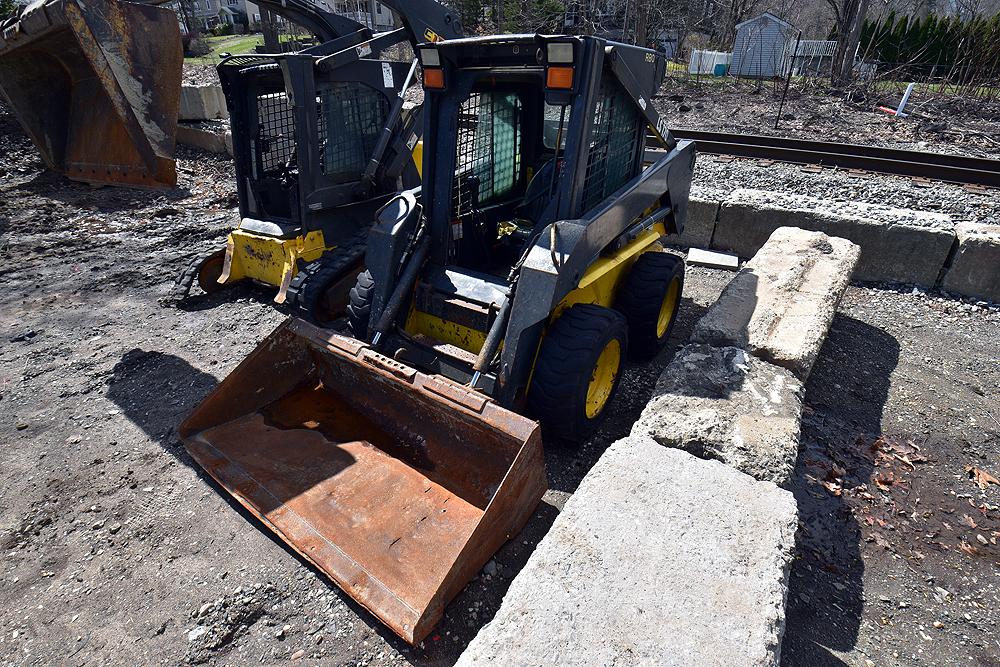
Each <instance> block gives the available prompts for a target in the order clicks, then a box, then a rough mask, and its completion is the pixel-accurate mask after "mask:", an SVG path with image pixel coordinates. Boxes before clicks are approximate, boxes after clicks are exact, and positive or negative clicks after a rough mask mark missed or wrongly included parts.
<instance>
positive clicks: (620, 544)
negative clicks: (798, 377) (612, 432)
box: [458, 438, 796, 667]
mask: <svg viewBox="0 0 1000 667" xmlns="http://www.w3.org/2000/svg"><path fill="white" fill-rule="evenodd" d="M795 527H796V508H795V500H794V498H793V497H792V494H791V493H790V492H788V491H785V490H782V489H779V488H777V487H776V486H774V485H773V484H768V483H766V482H758V481H756V480H754V479H752V478H750V477H748V476H746V475H743V474H742V473H739V472H737V471H735V470H733V469H731V468H728V467H726V466H724V465H722V464H721V463H718V462H716V461H704V460H701V459H697V458H695V457H693V456H691V455H690V454H687V453H685V452H681V451H678V450H675V449H668V448H666V447H661V446H660V445H658V444H657V443H656V442H654V441H653V440H651V439H649V438H627V439H624V440H619V441H618V442H616V443H615V444H613V445H611V447H610V448H609V449H608V450H607V452H605V453H604V455H603V456H602V457H601V459H600V460H599V461H598V462H597V464H596V465H595V466H594V468H593V469H592V470H591V471H590V473H589V474H588V475H587V476H586V477H585V478H584V480H583V482H582V483H581V484H580V487H579V488H578V489H577V491H576V493H574V494H573V496H572V497H571V498H570V499H569V501H568V502H567V503H566V507H565V509H564V510H563V512H562V513H561V514H560V515H559V517H558V518H557V519H556V521H555V523H554V524H553V525H552V528H551V529H550V530H549V533H548V535H546V536H545V538H544V539H543V540H542V541H541V543H540V544H539V545H538V547H537V548H536V549H535V552H534V553H533V554H532V555H531V558H530V559H529V560H528V563H527V564H526V565H525V567H524V569H523V570H522V571H521V573H520V574H519V575H518V576H517V577H516V578H515V579H514V581H513V583H512V584H511V587H510V590H508V591H507V595H506V596H505V597H504V600H503V604H502V605H501V607H500V610H499V611H498V612H497V615H496V617H495V618H494V619H493V621H492V622H491V623H490V624H489V625H487V626H486V627H485V628H483V629H482V630H481V631H480V632H479V635H477V636H476V638H475V639H474V640H473V641H472V643H471V644H469V647H468V649H466V651H465V652H464V653H463V654H462V656H461V657H460V658H459V661H458V665H462V666H465V667H468V666H471V665H518V666H521V665H531V666H539V665H588V666H589V665H662V666H667V667H670V666H678V667H679V666H682V665H683V666H684V667H690V666H691V665H698V666H699V667H714V666H719V667H723V666H725V667H734V666H736V665H739V666H758V665H761V666H763V665H777V664H778V663H779V652H780V650H781V638H782V634H783V632H784V605H785V595H786V591H787V587H788V567H789V563H790V560H791V555H792V549H793V545H794V534H795Z"/></svg>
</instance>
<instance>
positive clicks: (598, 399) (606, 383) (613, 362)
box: [587, 338, 622, 419]
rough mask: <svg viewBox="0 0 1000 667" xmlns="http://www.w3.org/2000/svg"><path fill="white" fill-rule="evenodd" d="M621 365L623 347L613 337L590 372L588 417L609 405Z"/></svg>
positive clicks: (592, 416) (594, 415)
mask: <svg viewBox="0 0 1000 667" xmlns="http://www.w3.org/2000/svg"><path fill="white" fill-rule="evenodd" d="M621 365H622V347H621V345H620V344H619V343H618V339H617V338H612V339H611V340H609V341H608V344H607V345H605V346H604V349H603V350H601V356H599V357H598V358H597V363H596V364H594V370H593V371H591V374H590V384H589V385H587V419H593V418H594V417H596V416H597V415H599V414H601V410H603V409H604V406H605V405H607V402H608V398H610V397H611V390H612V389H613V388H614V386H615V378H617V377H618V371H619V370H621Z"/></svg>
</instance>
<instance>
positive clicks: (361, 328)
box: [347, 269, 375, 341]
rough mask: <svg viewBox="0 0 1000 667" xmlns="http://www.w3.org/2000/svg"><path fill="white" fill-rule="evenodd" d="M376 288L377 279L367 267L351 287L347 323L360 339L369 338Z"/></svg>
mask: <svg viewBox="0 0 1000 667" xmlns="http://www.w3.org/2000/svg"><path fill="white" fill-rule="evenodd" d="M374 290H375V280H374V279H373V278H372V274H371V272H370V271H368V270H367V269H365V270H364V271H362V272H361V273H360V274H358V281H357V282H356V283H354V287H352V288H351V294H350V297H349V301H348V304H347V324H348V326H349V327H350V329H351V335H352V336H354V337H355V338H357V339H358V340H364V341H367V340H368V321H369V320H370V319H371V309H372V293H373V292H374Z"/></svg>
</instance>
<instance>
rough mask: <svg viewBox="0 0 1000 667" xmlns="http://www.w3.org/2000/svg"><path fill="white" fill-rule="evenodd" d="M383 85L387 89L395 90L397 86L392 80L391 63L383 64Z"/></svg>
mask: <svg viewBox="0 0 1000 667" xmlns="http://www.w3.org/2000/svg"><path fill="white" fill-rule="evenodd" d="M382 85H383V86H385V87H386V88H395V87H396V84H395V82H394V81H393V80H392V66H391V65H389V63H382Z"/></svg>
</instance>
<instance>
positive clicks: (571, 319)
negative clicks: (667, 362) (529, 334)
mask: <svg viewBox="0 0 1000 667" xmlns="http://www.w3.org/2000/svg"><path fill="white" fill-rule="evenodd" d="M627 341H628V326H627V324H626V322H625V318H624V317H623V316H622V315H621V314H620V313H617V312H615V311H614V310H611V309H610V308H604V307H601V306H595V305H591V304H577V305H575V306H571V307H569V308H568V309H566V310H565V311H564V312H563V313H562V314H561V315H560V316H559V318H558V319H557V320H556V321H555V323H553V324H552V326H551V327H550V328H549V331H548V333H547V334H546V335H545V338H544V339H543V340H542V345H541V349H540V350H539V352H538V359H537V361H536V363H535V372H534V376H533V378H532V381H531V387H530V388H529V390H528V410H529V411H530V413H531V414H532V415H533V416H534V417H536V418H537V419H538V420H539V421H540V422H541V424H542V429H543V431H544V432H545V434H546V437H547V438H552V439H557V440H564V441H566V442H570V443H581V442H583V441H584V440H586V439H587V438H588V437H589V436H590V435H591V434H592V433H593V432H594V430H595V429H596V428H597V426H598V425H599V424H600V421H601V419H602V418H603V417H604V415H605V414H606V411H607V406H608V405H609V404H610V403H611V399H612V397H613V396H614V392H615V390H616V389H617V387H618V382H619V380H620V379H621V374H622V370H623V369H624V357H625V354H626V353H627V349H628V348H627ZM615 350H617V352H616V353H615V355H616V357H617V358H616V359H613V360H611V359H610V358H608V359H605V355H609V354H612V353H614V351H615ZM599 362H601V367H602V368H604V369H605V370H608V369H610V368H611V366H609V364H612V365H613V375H612V376H611V377H610V379H608V378H607V377H606V374H601V373H598V364H599ZM599 375H600V376H602V377H599ZM602 378H603V379H602ZM595 382H598V383H599V384H598V385H595V384H594V383H595Z"/></svg>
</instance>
